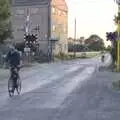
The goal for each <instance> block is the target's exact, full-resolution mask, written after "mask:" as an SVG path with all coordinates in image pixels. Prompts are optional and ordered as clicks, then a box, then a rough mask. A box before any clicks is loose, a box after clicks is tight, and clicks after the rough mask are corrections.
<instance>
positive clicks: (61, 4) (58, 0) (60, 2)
mask: <svg viewBox="0 0 120 120" xmlns="http://www.w3.org/2000/svg"><path fill="white" fill-rule="evenodd" d="M51 4H52V6H54V7H56V8H58V9H61V10H64V11H68V6H67V3H66V1H65V0H52V3H51Z"/></svg>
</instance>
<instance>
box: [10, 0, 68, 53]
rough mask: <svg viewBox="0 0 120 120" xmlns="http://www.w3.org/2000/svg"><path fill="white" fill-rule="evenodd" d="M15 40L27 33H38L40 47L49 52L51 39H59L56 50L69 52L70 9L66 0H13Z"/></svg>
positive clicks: (56, 51) (19, 40)
mask: <svg viewBox="0 0 120 120" xmlns="http://www.w3.org/2000/svg"><path fill="white" fill-rule="evenodd" d="M11 19H12V23H13V31H14V32H13V35H14V40H15V41H14V42H22V41H23V40H24V34H25V33H33V34H37V35H38V39H39V43H40V49H41V50H42V51H43V52H44V53H47V52H48V49H49V48H50V47H49V45H50V42H49V40H50V39H51V38H54V39H58V42H56V45H55V49H54V52H55V53H58V52H60V51H62V52H67V50H68V48H67V28H68V9H67V4H66V2H65V0H12V16H11Z"/></svg>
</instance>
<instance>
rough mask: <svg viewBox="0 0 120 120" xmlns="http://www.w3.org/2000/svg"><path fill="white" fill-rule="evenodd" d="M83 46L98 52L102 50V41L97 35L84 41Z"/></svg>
mask: <svg viewBox="0 0 120 120" xmlns="http://www.w3.org/2000/svg"><path fill="white" fill-rule="evenodd" d="M85 44H86V45H87V46H88V48H89V49H90V50H95V51H99V50H103V49H104V42H103V39H102V38H100V37H99V36H98V35H91V36H90V37H89V38H88V39H86V40H85Z"/></svg>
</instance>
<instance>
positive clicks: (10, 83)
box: [8, 80, 15, 97]
mask: <svg viewBox="0 0 120 120" xmlns="http://www.w3.org/2000/svg"><path fill="white" fill-rule="evenodd" d="M14 91H15V88H14V83H13V80H8V93H9V96H10V97H12V96H14Z"/></svg>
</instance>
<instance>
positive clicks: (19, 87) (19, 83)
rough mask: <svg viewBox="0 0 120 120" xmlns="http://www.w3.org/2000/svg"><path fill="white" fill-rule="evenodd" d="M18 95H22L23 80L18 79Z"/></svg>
mask: <svg viewBox="0 0 120 120" xmlns="http://www.w3.org/2000/svg"><path fill="white" fill-rule="evenodd" d="M16 90H17V93H18V94H20V93H21V80H20V79H17V87H16Z"/></svg>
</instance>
